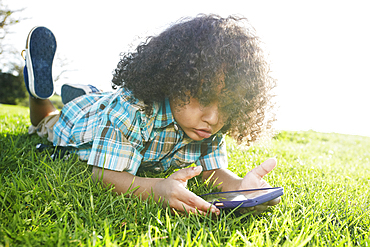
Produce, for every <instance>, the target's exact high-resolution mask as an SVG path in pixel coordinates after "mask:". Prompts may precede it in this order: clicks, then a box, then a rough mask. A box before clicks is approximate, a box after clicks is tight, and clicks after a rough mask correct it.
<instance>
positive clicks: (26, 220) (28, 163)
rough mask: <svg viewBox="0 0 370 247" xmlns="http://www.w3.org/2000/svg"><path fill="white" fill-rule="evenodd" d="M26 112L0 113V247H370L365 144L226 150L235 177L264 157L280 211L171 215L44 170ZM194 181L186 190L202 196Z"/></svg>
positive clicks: (274, 144) (354, 140)
mask: <svg viewBox="0 0 370 247" xmlns="http://www.w3.org/2000/svg"><path fill="white" fill-rule="evenodd" d="M29 124H30V123H29V120H28V110H27V108H23V107H17V106H6V105H0V173H1V176H0V187H1V188H0V246H80V245H81V246H122V245H124V246H152V245H156V246H168V245H171V246H351V245H358V246H369V245H370V240H369V239H370V234H369V228H370V205H369V202H370V192H369V187H370V161H369V160H370V138H369V137H360V136H349V135H340V134H323V133H317V132H313V131H309V132H286V131H284V132H282V133H280V134H279V135H277V136H276V137H275V138H274V139H273V140H272V141H271V143H269V144H264V145H258V146H254V147H251V148H249V149H248V150H244V149H241V148H239V147H237V146H236V145H235V144H234V143H233V142H229V144H228V151H229V160H230V162H229V163H230V169H231V170H232V171H234V172H235V173H237V174H239V175H240V176H243V175H245V174H246V172H247V171H248V170H250V169H251V168H253V167H255V166H256V165H258V164H260V163H261V162H262V161H264V160H265V159H267V158H268V157H272V156H276V157H277V159H278V162H279V164H278V167H277V168H276V169H275V170H274V171H273V172H272V173H271V174H269V175H268V176H267V177H266V180H267V181H268V182H269V183H270V184H271V185H272V186H283V187H284V189H285V195H284V196H283V197H282V202H281V203H280V204H279V205H278V206H275V207H273V208H271V209H269V210H267V211H266V212H264V213H263V214H261V215H259V216H253V215H241V216H240V215H237V214H233V213H232V212H224V213H222V214H221V215H220V217H218V218H217V219H211V218H209V217H205V216H195V215H191V216H189V217H185V216H179V215H171V214H170V213H169V211H168V209H163V208H161V207H159V206H157V204H156V203H155V202H153V201H150V200H149V201H146V202H141V201H140V200H139V199H135V198H128V197H124V196H118V195H115V194H114V193H112V192H111V191H110V190H109V189H106V188H103V187H102V186H101V185H100V184H95V183H93V182H92V181H91V179H90V171H89V167H88V165H87V164H86V163H85V162H81V161H79V160H78V159H77V158H76V157H75V156H72V157H71V158H69V159H68V160H59V161H55V162H53V161H50V159H49V156H48V154H47V153H38V152H37V151H36V148H35V145H36V144H38V143H47V141H46V140H45V139H41V138H40V137H38V136H37V135H33V136H29V135H28V134H27V127H28V126H29ZM205 188H206V187H205V186H204V184H202V183H201V180H200V179H199V178H195V179H192V180H191V181H190V183H189V189H190V190H192V191H194V192H195V193H203V192H204V191H205Z"/></svg>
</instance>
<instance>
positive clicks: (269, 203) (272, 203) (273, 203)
mask: <svg viewBox="0 0 370 247" xmlns="http://www.w3.org/2000/svg"><path fill="white" fill-rule="evenodd" d="M280 201H281V198H280V197H277V198H275V199H272V200H271V201H268V203H267V205H268V206H275V205H276V204H279V203H280Z"/></svg>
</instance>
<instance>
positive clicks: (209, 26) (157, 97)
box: [112, 15, 275, 145]
mask: <svg viewBox="0 0 370 247" xmlns="http://www.w3.org/2000/svg"><path fill="white" fill-rule="evenodd" d="M260 44H261V42H260V39H259V38H258V37H257V36H256V35H255V31H254V28H253V27H251V26H250V25H249V23H248V21H247V19H245V18H241V17H236V16H230V17H228V18H221V17H220V16H217V15H198V16H197V17H195V18H193V19H181V20H180V21H179V22H177V23H176V24H174V25H173V26H171V27H170V28H168V29H167V30H165V31H163V32H162V33H161V34H159V35H158V36H155V37H149V38H147V39H146V41H145V42H143V43H142V44H140V45H139V46H138V47H137V48H136V50H135V51H134V52H130V53H124V54H122V57H121V60H120V62H119V63H118V66H117V68H116V69H115V72H114V77H113V80H112V82H113V87H114V88H115V87H117V86H122V87H125V88H127V89H129V90H130V91H131V92H132V93H133V95H134V96H135V97H136V98H138V99H140V100H143V101H144V103H145V104H146V108H145V110H146V112H147V113H148V114H149V113H150V110H151V108H152V104H153V102H161V101H163V100H164V99H165V98H166V97H169V98H170V99H179V100H180V101H181V102H182V104H187V103H188V102H189V97H194V98H196V99H198V100H199V102H200V103H201V104H202V105H208V104H209V103H211V102H214V100H215V99H217V101H218V102H219V109H221V112H223V113H225V114H227V116H228V120H227V121H226V122H225V125H224V126H223V128H222V129H221V130H220V131H221V132H222V133H226V134H229V135H230V136H231V137H233V138H234V139H236V140H237V141H238V142H239V143H242V142H243V143H246V144H247V145H249V144H250V142H254V141H256V140H257V139H259V138H260V136H261V134H262V133H263V132H264V131H263V130H267V129H270V128H271V123H272V122H273V121H274V120H275V119H274V116H275V115H274V114H269V113H270V112H272V109H273V105H274V104H272V103H271V99H272V97H273V95H272V93H271V90H272V88H274V87H275V80H274V79H272V78H271V77H270V76H269V72H270V70H269V66H268V63H267V62H266V60H265V58H264V56H263V53H262V49H261V47H260ZM220 78H221V79H220Z"/></svg>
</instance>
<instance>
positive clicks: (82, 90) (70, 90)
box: [60, 84, 101, 104]
mask: <svg viewBox="0 0 370 247" xmlns="http://www.w3.org/2000/svg"><path fill="white" fill-rule="evenodd" d="M99 92H101V91H100V90H99V89H97V88H96V87H94V86H92V85H83V84H64V85H63V86H62V90H61V94H60V96H61V97H62V102H63V104H67V103H68V102H70V101H72V100H74V99H75V98H78V97H80V96H82V95H85V94H91V93H99Z"/></svg>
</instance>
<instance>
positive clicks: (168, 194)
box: [153, 166, 220, 215]
mask: <svg viewBox="0 0 370 247" xmlns="http://www.w3.org/2000/svg"><path fill="white" fill-rule="evenodd" d="M201 172H202V167H201V166H197V167H190V168H185V169H182V170H179V171H177V172H175V173H173V174H172V175H171V176H169V177H168V178H166V179H164V180H161V181H158V182H157V183H156V184H155V186H154V187H153V192H154V199H155V200H156V201H159V200H160V201H161V202H162V203H164V205H165V206H166V205H167V203H168V204H169V206H170V207H171V208H172V209H175V210H177V211H181V212H184V210H186V211H187V212H192V213H198V212H199V213H202V214H204V215H205V214H207V212H209V211H210V212H212V213H215V214H219V213H220V210H219V209H217V208H216V207H215V206H214V205H211V204H210V203H208V202H206V201H205V200H203V199H202V198H200V197H199V196H197V195H195V194H194V193H193V192H191V191H189V190H188V189H186V185H187V181H188V180H189V179H191V178H192V177H195V176H197V175H199V174H200V173H201Z"/></svg>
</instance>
